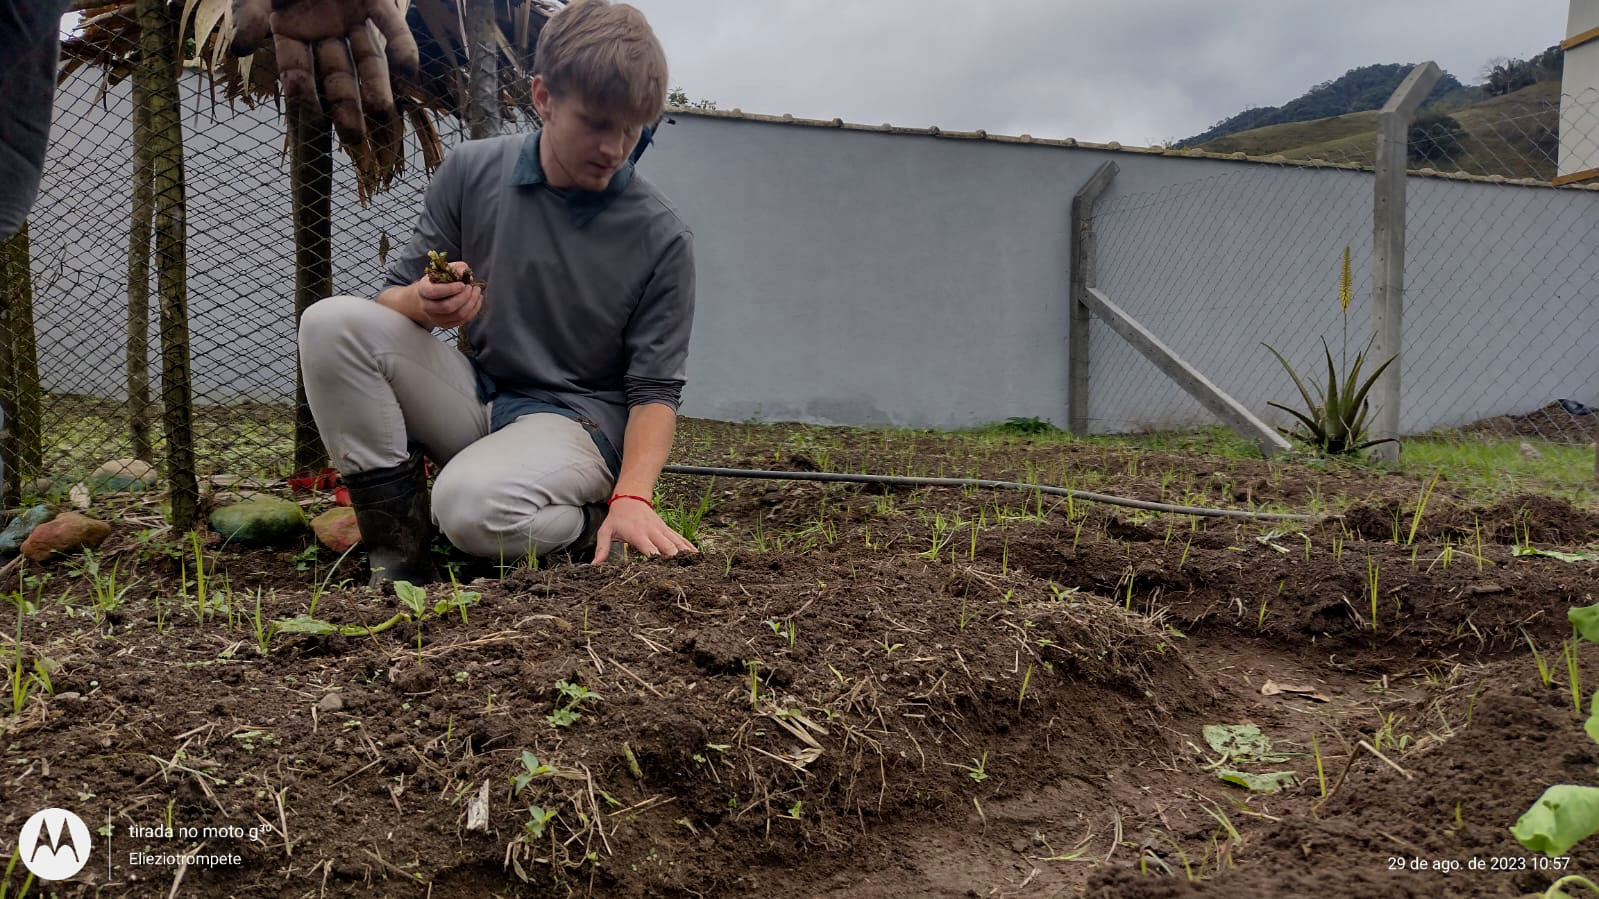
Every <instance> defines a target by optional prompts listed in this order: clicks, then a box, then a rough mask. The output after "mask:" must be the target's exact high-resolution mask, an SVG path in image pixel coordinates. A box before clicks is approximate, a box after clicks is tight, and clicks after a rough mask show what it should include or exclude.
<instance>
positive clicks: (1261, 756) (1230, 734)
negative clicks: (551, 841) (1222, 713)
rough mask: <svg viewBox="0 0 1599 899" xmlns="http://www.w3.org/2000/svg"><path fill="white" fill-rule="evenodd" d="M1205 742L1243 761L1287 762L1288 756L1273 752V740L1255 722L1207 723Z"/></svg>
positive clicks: (1228, 756)
mask: <svg viewBox="0 0 1599 899" xmlns="http://www.w3.org/2000/svg"><path fill="white" fill-rule="evenodd" d="M1203 733H1204V735H1205V742H1206V743H1208V744H1210V748H1211V749H1213V750H1215V751H1217V752H1219V753H1221V754H1222V755H1224V756H1226V757H1227V758H1230V759H1235V760H1238V761H1242V762H1250V761H1255V762H1285V761H1287V760H1288V756H1286V755H1283V754H1282V753H1278V752H1273V751H1272V749H1271V741H1270V740H1268V739H1266V735H1265V734H1263V733H1261V732H1260V728H1258V727H1256V726H1255V725H1253V724H1207V725H1205V727H1204V730H1203Z"/></svg>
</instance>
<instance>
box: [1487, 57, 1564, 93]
mask: <svg viewBox="0 0 1599 899" xmlns="http://www.w3.org/2000/svg"><path fill="white" fill-rule="evenodd" d="M1565 59H1566V54H1565V51H1563V50H1561V49H1560V45H1558V44H1556V45H1555V46H1553V47H1550V48H1548V49H1547V50H1544V51H1543V52H1542V53H1540V54H1538V55H1537V56H1534V57H1532V58H1531V59H1508V58H1505V57H1497V58H1495V59H1490V60H1489V61H1488V64H1487V65H1486V66H1484V67H1483V71H1482V81H1483V85H1482V86H1483V90H1484V91H1485V92H1486V93H1487V94H1488V96H1490V97H1497V96H1500V95H1502V94H1508V93H1511V92H1512V91H1519V90H1521V89H1522V88H1524V87H1530V86H1531V85H1534V84H1537V83H1538V82H1540V81H1549V80H1551V79H1554V80H1558V79H1559V78H1560V77H1561V75H1562V73H1563V71H1564V69H1565Z"/></svg>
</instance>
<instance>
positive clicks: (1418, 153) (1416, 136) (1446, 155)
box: [1406, 115, 1467, 164]
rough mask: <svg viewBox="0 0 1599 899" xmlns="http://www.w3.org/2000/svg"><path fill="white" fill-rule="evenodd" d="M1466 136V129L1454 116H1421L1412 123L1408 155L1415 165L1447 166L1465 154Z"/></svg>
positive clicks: (1407, 141) (1407, 142) (1408, 140)
mask: <svg viewBox="0 0 1599 899" xmlns="http://www.w3.org/2000/svg"><path fill="white" fill-rule="evenodd" d="M1466 136H1467V135H1466V129H1465V128H1464V127H1463V126H1462V125H1461V124H1460V122H1458V121H1456V120H1455V117H1454V116H1448V115H1427V116H1421V117H1420V118H1417V119H1416V120H1415V121H1413V122H1411V123H1410V133H1409V135H1408V139H1407V140H1406V144H1407V149H1408V153H1407V155H1408V156H1409V158H1410V161H1411V162H1415V163H1446V164H1447V163H1449V162H1451V161H1453V160H1456V159H1459V158H1460V157H1461V156H1463V155H1464V154H1465V146H1464V143H1463V142H1464V141H1465V139H1466Z"/></svg>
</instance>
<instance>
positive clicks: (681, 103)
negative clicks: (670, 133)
mask: <svg viewBox="0 0 1599 899" xmlns="http://www.w3.org/2000/svg"><path fill="white" fill-rule="evenodd" d="M666 105H667V106H678V107H681V108H683V109H715V108H716V101H715V100H706V99H704V98H701V99H699V100H690V99H689V97H688V94H686V93H684V92H683V89H682V88H681V87H674V88H672V89H671V90H669V91H667V92H666Z"/></svg>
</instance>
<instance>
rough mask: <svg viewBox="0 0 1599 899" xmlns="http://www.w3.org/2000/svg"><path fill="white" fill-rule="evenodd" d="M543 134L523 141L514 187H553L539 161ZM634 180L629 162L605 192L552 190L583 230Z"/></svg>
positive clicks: (534, 135)
mask: <svg viewBox="0 0 1599 899" xmlns="http://www.w3.org/2000/svg"><path fill="white" fill-rule="evenodd" d="M542 133H543V132H542V130H541V131H535V132H533V133H532V134H529V135H528V136H527V138H526V139H524V140H523V141H522V152H521V153H520V154H519V155H518V156H517V159H516V170H515V171H513V172H512V173H511V183H512V184H513V185H515V186H517V187H529V186H532V185H538V184H543V185H545V186H548V185H549V182H548V181H546V180H545V179H544V165H543V164H542V163H541V162H540V161H539V135H540V134H542ZM632 181H633V163H632V161H631V160H629V161H628V162H626V163H623V165H622V167H621V168H620V169H618V170H617V172H616V174H614V175H612V176H611V183H610V184H607V185H606V186H605V189H604V190H599V191H594V190H578V189H575V188H572V189H566V190H557V189H556V188H553V187H552V188H550V190H552V191H555V192H556V193H557V194H558V195H559V196H562V197H564V198H565V200H566V208H567V211H569V212H570V213H571V214H572V224H574V225H576V226H577V227H579V228H582V227H584V226H586V225H587V224H588V223H589V222H591V221H593V220H594V217H595V216H597V215H599V214H600V213H601V212H604V211H605V208H606V207H607V206H610V205H611V203H612V202H613V201H614V200H615V199H616V198H617V197H618V196H620V195H621V193H622V191H624V190H626V189H627V186H628V185H629V184H631V183H632Z"/></svg>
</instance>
